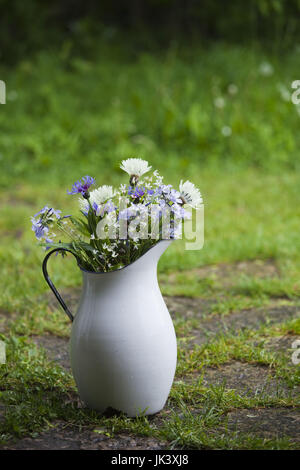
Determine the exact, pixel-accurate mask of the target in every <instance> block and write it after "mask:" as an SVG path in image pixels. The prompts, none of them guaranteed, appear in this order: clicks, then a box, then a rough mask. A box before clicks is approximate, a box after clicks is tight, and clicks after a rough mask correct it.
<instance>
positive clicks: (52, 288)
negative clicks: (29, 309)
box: [43, 248, 78, 322]
mask: <svg viewBox="0 0 300 470" xmlns="http://www.w3.org/2000/svg"><path fill="white" fill-rule="evenodd" d="M56 251H68V252H69V253H71V254H72V255H73V256H74V257H75V258H76V260H77V262H78V258H77V256H76V255H74V253H73V252H72V251H70V250H67V249H66V248H55V249H54V250H51V251H49V253H48V254H47V255H46V256H45V258H44V261H43V274H44V278H45V279H46V282H47V284H48V285H49V287H50V289H51V290H52V292H53V294H54V295H55V297H56V298H57V300H58V301H59V303H60V305H61V306H62V308H63V309H64V311H65V312H66V314H67V315H68V317H69V318H70V320H71V322H72V321H73V320H74V316H73V315H72V313H71V312H70V310H69V309H68V307H67V306H66V304H65V302H64V300H63V298H62V297H61V295H60V294H59V292H58V291H57V289H56V287H55V285H54V284H53V282H52V281H51V279H50V277H49V274H48V271H47V262H48V260H49V258H50V256H51V255H53V253H55V252H56Z"/></svg>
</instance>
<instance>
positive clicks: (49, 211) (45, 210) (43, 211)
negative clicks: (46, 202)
mask: <svg viewBox="0 0 300 470" xmlns="http://www.w3.org/2000/svg"><path fill="white" fill-rule="evenodd" d="M44 214H46V216H47V218H48V217H50V216H51V215H54V216H55V217H56V218H57V219H60V214H61V211H60V210H55V209H53V207H50V208H49V207H48V206H45V207H43V209H41V210H40V211H39V212H37V213H36V214H34V217H37V216H38V215H42V216H43V215H44Z"/></svg>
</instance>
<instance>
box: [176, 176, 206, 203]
mask: <svg viewBox="0 0 300 470" xmlns="http://www.w3.org/2000/svg"><path fill="white" fill-rule="evenodd" d="M179 191H180V194H181V197H182V199H183V202H184V203H186V204H188V205H189V206H191V207H193V208H194V209H199V208H200V206H201V205H202V203H203V199H202V196H201V194H200V191H199V189H197V188H196V186H195V185H194V184H193V183H191V182H190V181H185V182H184V183H183V182H182V180H181V181H180V185H179Z"/></svg>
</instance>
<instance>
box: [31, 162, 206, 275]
mask: <svg viewBox="0 0 300 470" xmlns="http://www.w3.org/2000/svg"><path fill="white" fill-rule="evenodd" d="M121 169H122V170H124V171H125V172H126V173H127V174H128V175H129V182H128V183H127V184H121V185H120V186H119V188H117V189H114V188H113V187H112V186H107V185H103V186H100V187H99V188H97V189H91V188H92V187H93V186H95V179H94V178H92V177H91V176H85V177H83V178H82V179H81V180H80V181H77V182H76V183H74V185H73V187H72V189H71V191H68V194H71V195H78V206H79V211H80V216H78V217H75V216H72V215H65V216H63V215H62V213H61V211H60V210H55V209H53V208H52V207H50V208H49V207H47V206H46V207H44V208H43V209H42V210H40V211H39V212H38V213H37V214H36V215H35V216H34V217H32V218H31V220H32V230H33V231H34V233H35V235H36V238H37V239H38V240H39V242H40V245H42V246H43V247H44V248H45V249H46V250H48V249H49V248H65V249H68V250H70V251H71V252H72V253H73V254H74V255H75V256H76V257H77V259H78V261H79V264H80V267H81V268H83V269H85V270H87V271H93V272H107V271H113V270H116V269H120V268H122V267H124V266H127V265H128V264H130V263H132V262H133V261H135V260H136V259H138V258H139V257H140V256H142V255H143V254H144V253H145V252H146V251H148V249H149V248H151V247H152V246H153V245H154V244H156V243H157V242H158V241H159V240H165V239H176V238H181V235H182V221H183V220H184V219H186V218H189V217H190V216H191V213H190V211H189V210H188V206H189V207H191V208H194V209H196V210H197V209H199V208H200V206H201V205H202V197H201V194H200V192H199V190H198V189H197V188H196V187H195V186H194V184H193V183H191V182H190V181H186V182H182V181H181V182H180V185H179V189H178V190H177V189H174V188H173V187H172V186H171V185H170V184H168V185H166V184H164V183H163V177H162V176H160V175H159V173H158V172H157V171H154V172H153V174H152V175H151V176H149V175H148V176H144V175H145V174H146V173H148V172H149V171H150V170H151V166H149V164H148V162H146V161H145V160H142V159H140V158H129V159H127V160H124V161H122V163H121ZM60 237H64V238H65V240H64V241H61V239H60ZM56 240H57V241H56Z"/></svg>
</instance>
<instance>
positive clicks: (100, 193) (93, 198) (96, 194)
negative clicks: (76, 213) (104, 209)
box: [79, 184, 116, 211]
mask: <svg viewBox="0 0 300 470" xmlns="http://www.w3.org/2000/svg"><path fill="white" fill-rule="evenodd" d="M115 195H116V193H115V191H114V190H113V187H112V186H107V185H106V184H104V185H103V186H100V187H99V188H97V189H94V191H91V192H90V203H91V204H92V205H93V204H94V203H96V204H97V206H99V205H100V204H103V203H104V202H105V201H107V200H108V199H111V198H112V197H114V196H115ZM79 206H80V209H81V210H83V211H86V210H88V207H89V206H88V202H87V200H86V199H84V198H83V197H80V198H79Z"/></svg>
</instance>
